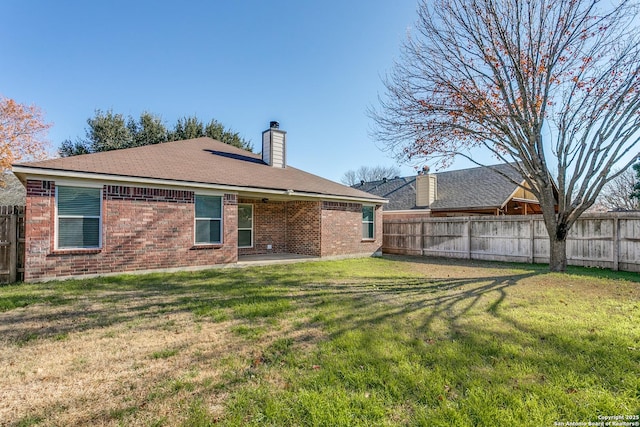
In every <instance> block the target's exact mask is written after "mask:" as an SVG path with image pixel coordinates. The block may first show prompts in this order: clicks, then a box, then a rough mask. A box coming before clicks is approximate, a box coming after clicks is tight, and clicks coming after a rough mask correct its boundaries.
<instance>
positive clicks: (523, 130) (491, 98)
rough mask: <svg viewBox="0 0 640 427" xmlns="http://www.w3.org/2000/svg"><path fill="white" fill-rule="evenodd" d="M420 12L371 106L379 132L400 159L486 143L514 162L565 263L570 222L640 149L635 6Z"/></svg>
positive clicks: (487, 3)
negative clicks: (376, 102) (383, 93)
mask: <svg viewBox="0 0 640 427" xmlns="http://www.w3.org/2000/svg"><path fill="white" fill-rule="evenodd" d="M418 16H419V19H418V22H417V23H416V27H415V31H414V33H413V34H412V35H411V36H410V37H409V38H408V39H407V41H406V42H405V43H404V45H403V49H402V56H401V57H400V59H399V60H398V61H397V62H396V64H395V66H394V68H393V71H392V72H391V73H390V75H389V76H387V78H386V80H385V85H386V96H384V97H382V98H381V100H380V102H381V107H380V108H378V109H374V110H372V111H371V112H370V115H371V116H372V117H373V119H374V121H375V123H376V127H375V130H374V136H375V137H376V138H377V139H378V141H380V142H382V143H383V144H384V145H385V146H386V147H387V148H389V149H390V150H392V151H393V152H394V153H395V154H396V156H397V158H398V159H400V160H405V161H406V160H417V159H422V160H423V161H424V159H427V161H431V162H437V163H441V164H443V163H444V164H446V163H447V162H449V161H450V160H451V159H452V158H453V157H454V156H464V157H466V158H468V159H469V160H471V161H472V162H474V163H476V164H478V165H481V164H480V162H479V161H478V157H477V156H475V157H474V154H477V151H476V150H475V149H484V150H488V151H489V152H491V153H492V155H493V157H495V158H497V159H499V160H500V161H502V162H505V163H509V164H511V165H512V167H513V168H514V169H516V170H517V171H518V172H519V173H520V174H521V175H522V176H523V178H524V180H525V181H526V183H527V185H528V186H529V187H531V191H532V192H533V193H534V194H535V196H536V197H537V198H538V200H539V201H540V204H541V208H542V211H543V217H544V222H545V225H546V228H547V231H548V234H549V238H550V263H549V267H550V269H551V270H552V271H564V270H565V269H566V265H567V261H566V237H567V234H568V232H569V229H570V228H571V226H572V225H573V224H574V222H575V221H576V219H577V218H578V217H579V216H580V215H581V214H582V213H583V212H584V211H585V210H586V209H587V208H589V207H590V206H591V205H592V204H593V203H594V202H595V200H596V198H597V196H598V194H599V193H600V190H601V189H602V188H603V186H604V185H605V184H607V183H608V182H610V181H611V180H613V179H615V178H616V177H617V176H619V175H620V174H621V173H622V172H621V171H622V170H625V169H627V168H628V167H629V165H630V164H631V163H633V161H634V159H635V158H637V157H638V154H639V153H638V150H637V148H636V144H637V143H638V139H639V137H640V133H639V132H637V129H638V126H639V125H640V115H639V114H638V111H639V108H640V82H639V74H638V72H639V70H640V40H639V39H640V37H639V31H638V29H637V27H635V26H634V22H633V20H634V19H635V17H636V4H635V3H632V2H631V1H625V0H619V1H618V0H614V1H601V0H535V1H534V0H422V1H421V2H420V3H419V6H418ZM616 165H617V167H620V168H621V169H620V171H619V172H614V166H616ZM481 166H482V165H481ZM505 178H508V177H506V176H505Z"/></svg>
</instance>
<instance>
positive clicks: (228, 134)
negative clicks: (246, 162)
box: [204, 119, 253, 151]
mask: <svg viewBox="0 0 640 427" xmlns="http://www.w3.org/2000/svg"><path fill="white" fill-rule="evenodd" d="M204 134H205V136H208V137H209V138H213V139H216V140H218V141H222V142H224V143H226V144H229V145H233V146H234V147H238V148H242V149H244V150H248V151H252V150H253V147H252V145H251V143H250V142H249V141H245V140H244V139H243V138H241V137H240V135H239V134H238V133H237V132H232V131H230V130H227V129H225V127H224V126H223V125H222V123H220V122H218V121H217V120H215V119H212V120H211V121H210V122H209V123H208V124H207V125H206V126H205V128H204Z"/></svg>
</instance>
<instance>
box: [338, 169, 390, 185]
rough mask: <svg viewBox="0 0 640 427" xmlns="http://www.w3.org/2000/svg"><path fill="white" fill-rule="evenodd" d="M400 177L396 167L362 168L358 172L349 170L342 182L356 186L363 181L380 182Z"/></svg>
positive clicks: (343, 176)
mask: <svg viewBox="0 0 640 427" xmlns="http://www.w3.org/2000/svg"><path fill="white" fill-rule="evenodd" d="M398 175H400V169H399V168H397V167H396V166H360V167H359V168H358V169H357V170H353V169H351V170H348V171H346V172H345V173H344V175H342V178H341V179H340V182H342V183H343V184H344V185H349V186H351V185H356V184H359V183H360V182H362V181H365V182H369V181H380V180H381V179H383V178H393V177H395V176H398Z"/></svg>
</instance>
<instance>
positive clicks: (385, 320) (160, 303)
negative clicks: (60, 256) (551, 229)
mask: <svg viewBox="0 0 640 427" xmlns="http://www.w3.org/2000/svg"><path fill="white" fill-rule="evenodd" d="M401 260H403V261H404V259H401ZM412 262H418V263H421V264H424V265H427V266H428V265H429V264H430V263H432V261H431V260H419V261H416V260H413V259H412ZM437 263H441V264H439V265H450V261H445V260H438V261H437ZM487 264H488V267H486V265H487ZM462 265H463V266H465V267H474V268H478V269H479V270H478V273H479V274H477V275H476V277H467V278H450V277H446V278H445V277H427V276H418V275H414V276H410V277H390V276H389V275H377V274H375V272H372V273H371V274H364V275H362V277H359V278H357V279H354V278H349V277H344V276H340V275H337V276H336V277H335V278H327V277H325V276H323V275H321V274H316V273H314V272H313V269H312V271H311V272H310V273H309V272H306V273H305V274H299V273H298V272H297V270H296V269H295V268H291V269H283V268H276V267H268V268H259V269H258V268H257V269H247V270H239V271H231V270H217V271H210V272H197V273H189V274H187V273H181V274H176V275H147V276H121V277H116V278H103V279H93V280H91V281H76V282H67V283H66V284H64V286H65V287H66V293H65V292H62V293H61V294H60V295H62V296H60V298H69V304H68V305H62V308H63V310H62V311H59V312H58V313H57V314H56V319H55V320H56V321H54V322H52V319H51V318H50V314H49V315H48V314H46V313H43V314H38V310H37V307H29V306H27V307H25V308H22V309H19V310H15V311H12V312H9V313H5V314H4V315H2V314H0V317H1V318H2V320H3V321H4V320H6V321H8V322H11V329H12V330H13V329H14V328H15V331H16V332H15V334H13V332H12V333H11V334H13V335H11V334H10V335H9V336H7V337H5V338H4V339H8V340H9V342H12V341H13V342H18V341H19V340H20V337H22V336H29V334H38V335H37V336H38V337H39V338H43V339H46V338H49V337H52V336H56V335H59V334H65V333H70V332H82V331H87V330H91V329H96V328H104V327H106V326H112V325H118V324H127V323H129V322H135V321H137V320H139V319H141V318H143V319H144V320H145V322H146V324H145V325H139V326H137V327H143V328H150V329H154V328H157V327H158V326H157V324H156V323H154V322H149V321H151V320H153V319H156V318H158V319H159V318H161V317H162V316H163V315H165V314H179V313H190V312H191V313H196V312H197V311H198V310H204V311H206V310H207V309H211V310H226V311H228V312H229V313H230V317H232V318H234V319H235V320H236V321H238V322H240V323H241V324H244V325H248V326H251V325H255V324H256V322H258V323H260V322H261V320H263V319H270V318H271V319H274V318H275V319H283V318H287V317H292V318H293V317H296V316H297V317H300V318H307V319H308V320H307V321H306V322H305V321H301V322H299V323H298V324H292V325H290V327H287V328H285V329H283V330H280V331H278V332H277V333H276V336H277V337H278V339H277V340H276V342H280V343H282V342H285V343H291V344H287V345H288V347H286V346H285V347H286V348H285V349H279V347H277V346H276V347H273V342H272V341H268V340H266V341H265V342H260V341H258V342H247V345H248V346H253V347H255V348H256V350H255V351H257V352H258V354H257V358H253V359H251V360H248V359H247V360H244V361H243V363H244V368H242V369H240V370H239V371H238V372H236V373H233V374H230V375H228V376H223V377H222V378H221V379H219V380H218V382H217V383H215V384H213V385H211V384H210V385H207V384H204V383H202V384H196V383H195V382H194V384H193V385H190V386H189V387H194V388H195V389H194V390H193V391H192V392H190V396H192V397H193V398H194V399H204V400H206V399H207V397H208V396H210V395H211V394H212V393H218V392H224V393H233V392H234V391H235V390H239V389H242V388H243V387H245V386H247V385H248V384H249V385H251V387H258V386H259V384H260V381H262V378H265V377H269V378H271V377H273V375H274V374H273V371H274V370H275V371H277V372H279V370H280V369H285V368H286V367H287V365H286V363H285V364H284V365H282V364H283V363H284V362H285V358H286V351H288V350H287V349H288V348H294V347H295V345H296V343H298V342H299V340H304V339H308V337H309V335H305V334H303V333H301V332H304V331H305V330H309V329H313V328H320V329H323V330H324V331H325V332H326V334H324V335H323V339H322V342H312V343H311V344H313V346H312V347H311V348H312V349H311V350H310V351H309V352H307V353H305V354H304V355H301V356H299V359H298V360H297V361H296V366H297V367H296V369H297V371H295V372H296V375H297V376H298V377H299V379H298V382H297V383H296V384H295V385H293V387H294V388H295V387H298V388H305V387H307V388H313V387H318V386H317V384H322V383H323V381H325V382H329V383H330V384H331V386H332V387H337V388H345V389H346V390H348V391H349V392H353V393H359V392H365V391H366V392H369V391H373V392H376V391H377V392H379V393H380V394H382V395H389V396H390V397H389V398H388V399H389V401H388V402H387V403H388V404H389V405H398V406H402V405H409V406H412V408H413V409H412V411H413V412H414V413H416V414H419V413H420V411H423V412H424V413H425V414H426V415H425V416H427V415H429V414H430V413H431V412H429V411H437V410H438V407H439V406H441V402H442V400H440V399H441V398H442V399H444V400H449V401H450V402H452V404H455V405H457V406H458V407H459V410H460V411H461V412H463V413H466V414H467V415H466V416H467V417H468V419H469V420H471V421H472V422H473V421H475V424H478V425H482V424H485V425H491V422H490V421H491V420H490V419H489V418H483V416H482V415H477V414H476V415H475V417H476V418H473V416H472V415H471V414H472V413H473V412H474V411H476V410H477V407H474V406H472V405H471V404H468V403H465V401H467V402H468V401H471V400H473V399H474V396H475V395H474V393H478V389H479V388H482V387H484V388H485V389H486V390H487V391H486V392H485V393H486V394H487V396H490V397H491V398H492V399H493V401H494V402H499V404H501V405H503V406H504V408H503V409H505V410H506V411H508V410H511V409H510V405H514V406H516V405H517V402H515V400H514V399H521V400H526V399H527V396H529V399H530V401H535V400H536V398H535V395H536V393H546V395H543V396H541V397H540V398H541V399H546V400H547V404H551V405H558V406H566V407H572V408H574V407H577V406H578V405H579V404H580V403H581V402H582V401H583V400H584V398H583V396H582V393H583V391H584V390H586V391H588V390H589V387H590V384H593V382H594V381H596V380H595V378H602V379H604V380H602V381H601V384H602V385H601V388H602V389H604V390H606V392H607V393H609V394H611V395H613V396H615V395H616V391H615V390H616V389H618V390H623V391H624V392H625V393H628V391H629V388H628V387H629V386H628V385H627V384H625V383H624V381H621V379H620V378H618V379H616V378H614V377H612V375H611V372H612V370H613V368H615V371H616V372H617V371H618V370H619V369H624V370H626V372H629V373H631V374H640V372H638V364H639V363H640V358H639V357H638V356H637V355H636V356H635V357H634V354H635V353H632V352H631V350H629V353H628V354H627V353H624V354H619V355H618V356H619V357H618V358H616V359H611V358H609V359H610V360H609V361H608V362H607V363H597V362H598V361H599V360H604V359H605V358H606V357H607V354H608V352H610V351H612V350H614V349H615V348H616V347H615V346H616V345H617V346H618V347H619V345H620V343H615V342H614V343H613V345H612V341H611V339H612V337H611V336H608V335H594V336H593V337H590V338H589V339H572V337H570V334H571V331H563V330H562V329H561V328H557V329H554V328H553V327H550V326H549V324H548V323H547V324H544V323H543V324H536V323H533V322H529V321H527V319H523V318H522V317H519V316H515V315H514V312H513V310H511V309H510V308H509V307H505V305H508V303H510V302H511V301H510V296H511V290H512V289H514V288H515V287H517V286H518V285H520V284H521V283H522V282H523V281H526V280H527V279H529V278H531V277H533V276H535V275H538V274H546V271H544V269H542V268H532V269H531V268H530V269H527V268H524V267H525V266H527V265H524V266H522V268H520V266H519V267H518V268H514V267H513V266H512V265H506V266H504V264H500V263H484V262H482V263H477V262H471V263H463V264H462ZM503 266H504V267H503ZM502 268H504V269H505V272H504V274H501V272H500V271H498V272H497V273H496V269H498V270H500V269H502ZM53 286H55V285H53ZM85 293H86V294H85ZM74 298H80V300H81V301H85V300H84V299H83V298H86V301H87V303H86V304H82V303H79V302H78V300H77V299H74ZM283 301H285V302H286V303H283V304H281V303H282V302H283ZM277 304H281V308H280V309H278V310H275V311H273V310H269V309H268V308H269V307H270V306H273V305H277ZM261 305H264V307H266V308H267V309H265V310H264V311H261V310H262V309H261V307H262V306H261ZM247 307H249V308H252V307H253V308H256V309H255V310H251V309H247ZM243 310H244V311H243ZM242 313H244V317H243V315H242ZM247 313H248V314H247ZM263 314H264V316H263ZM39 316H40V317H39ZM194 316H195V314H194ZM29 319H30V320H34V319H35V321H36V322H41V323H43V324H47V323H49V327H48V328H45V329H44V330H43V329H38V330H35V329H33V328H32V327H31V326H25V325H28V324H29V323H30V322H29V321H25V320H29ZM205 321H206V320H205ZM21 328H22V329H21ZM385 328H386V329H394V328H398V334H397V335H391V336H390V335H388V334H387V335H385V333H384V330H385ZM353 331H359V332H361V333H362V335H361V336H362V337H363V339H362V341H360V342H356V343H352V347H351V350H353V351H356V352H360V353H361V354H362V357H363V358H369V359H368V360H371V358H373V359H375V360H377V361H380V367H379V368H376V369H382V370H385V369H390V370H393V369H395V368H394V367H393V365H394V364H398V363H399V361H398V360H394V359H393V357H391V356H389V355H388V354H386V353H384V351H381V350H379V349H377V348H376V347H375V344H376V342H377V341H379V340H380V339H384V340H388V341H389V342H388V343H387V344H388V346H390V347H397V348H400V349H402V351H403V352H404V353H406V354H408V355H409V356H410V358H411V360H415V361H418V362H416V363H417V367H416V368H415V371H412V372H411V375H412V376H414V377H416V378H411V377H410V376H407V377H406V378H405V377H403V376H402V375H401V374H398V375H397V376H398V377H399V378H400V379H401V380H404V379H406V384H407V385H406V386H396V389H393V390H391V389H390V388H389V386H388V385H386V384H385V381H390V378H389V377H384V375H383V374H384V373H383V372H381V373H380V375H377V373H374V376H376V375H377V377H379V378H378V379H377V380H374V379H367V380H366V382H367V384H368V387H369V388H370V389H369V390H361V389H360V388H359V387H361V385H360V383H359V382H358V381H357V380H356V379H352V378H351V377H350V375H351V373H349V372H347V371H348V370H353V371H354V372H356V373H358V370H361V369H362V368H361V366H363V365H362V362H359V361H358V360H357V358H356V359H354V360H352V361H346V362H343V363H346V364H347V365H346V367H345V366H344V365H339V366H338V365H337V366H335V367H331V366H330V363H335V361H334V360H333V359H334V358H339V357H340V351H342V350H343V349H340V348H337V347H336V346H338V344H337V343H338V342H340V341H341V340H344V339H345V337H347V339H348V337H349V336H350V335H349V334H350V333H352V332H353ZM272 339H273V338H270V340H272ZM307 344H308V343H307ZM274 348H275V350H274ZM531 348H535V351H530V350H529V349H531ZM441 350H442V351H441ZM444 350H446V351H444ZM619 351H620V350H619ZM260 352H261V353H260ZM252 354H253V353H252ZM254 355H255V354H254ZM577 355H579V357H577ZM220 356H223V355H220V354H218V353H215V352H207V353H206V354H203V353H199V354H195V353H194V354H193V355H192V358H191V362H189V364H190V365H192V366H201V365H202V364H206V363H208V361H210V358H212V357H220ZM365 356H366V357H365ZM318 359H320V360H323V361H324V362H326V363H319V364H318V366H320V368H319V369H318V370H316V369H315V368H314V367H313V366H315V363H316V362H315V361H316V360H318ZM256 361H257V362H256ZM349 363H351V366H350V365H349ZM594 364H596V365H597V366H595V368H594ZM386 365H391V367H387V368H385V367H384V366H386ZM614 365H615V366H614ZM283 366H284V367H285V368H283ZM436 367H437V369H438V370H440V371H443V372H444V374H443V376H444V377H445V378H444V379H439V378H436V377H434V376H433V371H434V370H436ZM300 370H302V371H300ZM336 371H340V372H339V373H338V374H339V375H340V378H342V379H341V380H340V382H338V383H335V382H334V383H331V381H333V380H332V377H331V375H337V374H336ZM558 372H559V373H558ZM175 375H176V377H179V376H180V373H179V372H176V373H175ZM283 375H284V374H283ZM567 378H571V379H572V380H571V381H567V380H566V379H567ZM174 380H175V381H178V380H180V378H177V379H176V378H174V379H172V378H171V377H169V378H167V377H164V376H162V377H150V378H148V381H149V382H151V383H154V384H155V383H157V384H163V381H164V382H166V381H170V382H171V381H174ZM180 381H182V380H180ZM442 381H446V383H443V382H442ZM430 382H431V383H433V384H435V385H433V384H432V385H430V386H429V387H431V388H426V386H425V388H421V386H420V385H419V384H421V383H425V384H428V383H430ZM180 384H181V383H180ZM180 384H179V381H178V382H176V383H175V384H173V383H171V384H170V386H167V387H168V388H167V391H166V396H165V395H163V394H162V393H160V394H159V395H157V396H156V397H155V398H154V399H165V398H167V396H170V395H171V393H172V391H171V389H172V387H173V388H174V389H175V388H176V387H178V388H179V387H186V386H184V385H180ZM409 384H417V385H416V386H415V387H414V386H411V387H410V386H409ZM496 384H497V385H499V388H498V391H494V385H496ZM163 387H164V386H163ZM163 390H164V389H163ZM390 390H391V391H390ZM549 390H550V391H549ZM586 391H585V393H586ZM278 392H279V391H278V390H276V391H275V393H276V394H277V393H278ZM163 393H165V392H163ZM430 393H432V394H430ZM531 396H534V397H531ZM614 401H615V399H614ZM411 402H414V403H411ZM500 402H502V403H500ZM289 403H291V404H295V402H289ZM78 404H80V403H78ZM144 404H145V402H144V401H142V402H133V403H132V405H133V406H131V408H133V409H130V408H128V407H127V408H123V409H122V410H123V411H125V412H123V414H124V415H123V416H126V414H127V413H128V412H127V411H130V412H131V413H132V414H135V411H136V409H135V407H136V406H135V405H142V406H144ZM590 404H591V409H589V410H590V411H592V412H591V413H587V412H583V416H584V417H591V416H592V415H593V411H594V409H593V408H594V405H595V407H597V408H598V411H601V412H606V411H608V410H613V409H610V404H609V403H606V402H605V403H602V404H600V406H598V402H595V404H594V403H593V402H591V401H590ZM465 405H467V406H465ZM607 405H609V406H607ZM142 406H140V407H142ZM258 406H259V405H256V407H258ZM528 409H531V408H527V407H526V405H525V406H524V407H523V409H521V411H522V412H521V413H519V415H518V416H519V417H520V419H521V420H526V418H524V416H525V415H524V413H525V412H526V410H528ZM634 410H635V409H634ZM204 411H205V416H206V409H205V410H204ZM554 411H555V412H554ZM619 411H620V409H618V412H619ZM636 412H637V410H636ZM43 413H46V412H43ZM557 413H558V411H556V410H554V409H553V408H551V409H549V410H548V411H547V412H543V413H542V415H540V416H539V418H538V419H537V420H538V421H541V422H546V423H548V422H553V421H554V420H555V419H554V418H553V416H554V414H556V415H557ZM574 413H575V411H574ZM612 413H613V412H612ZM118 414H119V413H118V411H115V412H113V411H111V412H110V411H106V412H104V413H101V414H89V415H88V417H89V418H87V419H88V420H94V421H95V420H101V421H104V422H108V421H110V420H113V419H114V418H117V417H118V416H119V415H118ZM262 415H264V414H262ZM516 418H518V417H516ZM589 419H591V418H589ZM586 420H587V418H585V421H586ZM371 421H375V420H371ZM493 421H496V420H495V419H493ZM529 421H531V419H529ZM561 421H562V420H561ZM564 421H576V420H564ZM579 421H582V420H579ZM495 424H496V425H500V424H501V422H500V420H497V422H496V423H495ZM502 424H504V425H507V422H506V421H505V422H503V423H502Z"/></svg>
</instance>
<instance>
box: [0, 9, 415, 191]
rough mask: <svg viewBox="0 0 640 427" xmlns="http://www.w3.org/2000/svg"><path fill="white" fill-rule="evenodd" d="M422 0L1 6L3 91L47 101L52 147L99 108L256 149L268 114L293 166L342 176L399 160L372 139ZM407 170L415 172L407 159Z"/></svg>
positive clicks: (40, 103)
mask: <svg viewBox="0 0 640 427" xmlns="http://www.w3.org/2000/svg"><path fill="white" fill-rule="evenodd" d="M415 8H416V1H415V0H400V1H389V0H349V1H344V0H342V1H338V0H323V1H300V0H298V1H285V0H280V1H277V0H276V1H258V0H252V1H251V0H239V1H221V0H219V1H182V2H177V1H172V2H168V1H132V0H129V1H121V0H115V1H113V0H111V1H104V2H102V1H96V2H94V1H65V0H60V1H45V0H42V1H33V0H9V1H7V0H5V1H3V2H2V3H1V4H0V13H1V15H2V17H3V19H2V21H3V22H2V25H0V60H1V63H2V66H1V67H0V94H2V95H4V96H7V97H10V98H14V99H15V100H16V101H18V102H21V103H28V104H36V105H38V106H40V107H41V108H42V109H43V110H44V112H45V115H46V118H47V120H48V121H50V122H53V127H52V128H51V129H50V131H49V139H50V141H51V143H52V146H53V147H57V145H58V144H59V143H60V142H61V141H62V140H64V139H67V138H70V139H75V138H76V137H77V136H83V135H84V129H85V125H86V119H87V118H89V117H91V116H93V113H94V110H95V109H102V110H107V109H113V111H114V112H117V113H123V114H125V115H132V116H134V117H136V118H137V117H138V116H139V114H140V113H141V112H142V111H145V110H146V111H149V112H152V113H155V114H158V115H160V116H161V117H162V119H163V120H164V121H165V123H167V125H171V124H173V123H174V122H175V121H176V119H177V118H179V117H182V116H185V115H193V114H195V115H197V116H198V117H200V118H201V119H202V120H204V121H208V120H209V119H211V118H215V119H217V120H218V121H220V122H222V123H223V124H224V125H225V126H227V127H229V128H231V129H233V130H234V131H237V132H239V133H240V135H241V136H243V137H244V138H246V139H250V140H251V141H252V142H253V144H254V151H260V147H259V143H260V135H261V132H262V131H263V130H265V129H266V128H267V127H268V124H269V121H270V120H277V121H279V122H280V127H281V129H283V130H285V131H287V156H288V163H289V164H290V165H292V166H295V167H297V168H300V169H304V170H306V171H309V172H312V173H315V174H318V175H320V176H323V177H326V178H329V179H332V180H335V181H338V180H339V179H340V178H341V177H342V175H343V174H344V172H346V171H347V170H349V169H355V168H357V167H359V166H361V165H372V166H373V165H379V164H381V165H393V164H395V161H394V160H393V159H392V158H390V157H389V155H388V154H387V153H385V152H383V151H382V150H380V149H379V148H378V147H377V146H376V145H375V143H374V142H373V140H372V139H371V138H370V136H369V129H370V127H371V125H372V123H371V120H370V119H369V118H368V117H367V115H366V110H367V107H368V106H370V105H375V104H376V103H377V96H378V94H379V93H382V92H383V86H382V83H381V76H383V75H384V74H385V72H387V71H388V70H390V68H391V67H392V64H393V60H394V58H396V57H397V56H398V54H399V49H400V44H401V42H402V40H404V39H405V38H406V35H407V31H408V29H409V28H410V27H411V26H412V24H413V22H414V21H415V19H416V14H415ZM401 170H402V174H403V175H410V174H413V173H414V170H413V168H412V167H410V166H408V165H404V166H402V167H401Z"/></svg>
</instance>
